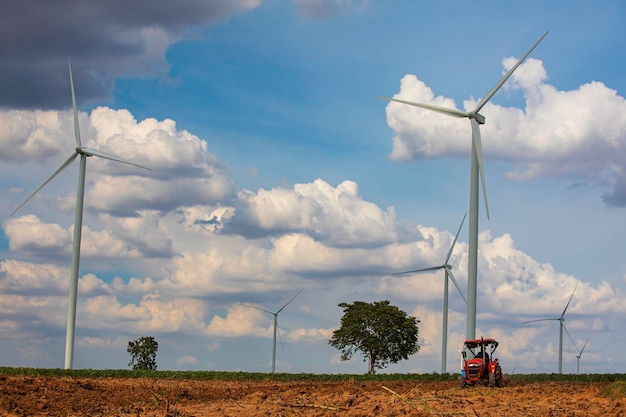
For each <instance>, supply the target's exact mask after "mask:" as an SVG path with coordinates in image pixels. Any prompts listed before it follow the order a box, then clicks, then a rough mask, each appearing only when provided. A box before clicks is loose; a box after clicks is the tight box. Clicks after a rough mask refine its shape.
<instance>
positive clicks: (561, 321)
mask: <svg viewBox="0 0 626 417" xmlns="http://www.w3.org/2000/svg"><path fill="white" fill-rule="evenodd" d="M576 287H578V282H577V283H576V285H575V286H574V291H572V295H571V296H570V297H569V301H568V302H567V304H566V305H565V308H564V309H563V312H562V313H561V315H560V316H559V317H558V318H552V319H537V320H529V321H524V322H522V323H521V324H526V323H534V322H537V321H551V320H556V321H558V322H559V373H560V374H562V373H563V329H565V331H566V332H567V328H565V312H566V311H567V308H568V307H569V303H571V302H572V298H573V297H574V292H576ZM567 335H568V336H569V332H567ZM569 337H570V339H571V336H569ZM572 343H573V341H572ZM574 346H576V345H574Z"/></svg>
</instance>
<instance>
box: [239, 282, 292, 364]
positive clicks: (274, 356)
mask: <svg viewBox="0 0 626 417" xmlns="http://www.w3.org/2000/svg"><path fill="white" fill-rule="evenodd" d="M302 290H304V288H302V289H300V291H298V292H297V293H296V295H294V296H293V297H291V299H290V300H289V301H287V302H286V303H285V305H283V306H282V307H281V308H280V309H279V310H278V311H276V312H273V311H269V310H266V309H264V308H261V307H257V306H253V305H249V304H239V305H242V306H245V307H252V308H256V309H257V310H261V311H264V312H266V313H269V314H271V315H272V316H274V343H273V344H272V373H274V372H275V371H276V333H277V332H280V330H279V329H278V313H280V312H281V311H283V309H284V308H285V307H287V304H289V303H291V302H292V301H293V299H294V298H296V297H297V296H298V295H299V294H300V293H301V292H302Z"/></svg>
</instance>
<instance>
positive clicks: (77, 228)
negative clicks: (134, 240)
mask: <svg viewBox="0 0 626 417" xmlns="http://www.w3.org/2000/svg"><path fill="white" fill-rule="evenodd" d="M69 70H70V89H71V92H72V109H73V112H74V139H75V141H76V148H75V149H74V152H73V153H72V155H70V157H69V158H67V160H66V161H65V162H64V163H63V164H62V165H61V166H60V167H59V168H58V169H57V170H56V171H54V173H53V174H52V175H51V176H50V177H49V178H48V179H47V180H46V181H45V182H44V183H43V184H41V185H40V186H39V188H37V189H36V190H35V191H34V192H33V193H32V194H31V195H30V196H28V198H27V199H26V200H24V202H23V203H22V204H20V205H19V206H18V207H17V208H16V209H15V210H13V212H12V213H11V216H13V215H14V214H15V213H16V212H17V211H18V210H19V209H21V208H22V207H23V206H24V205H25V204H26V203H27V202H28V201H29V200H30V199H31V198H33V196H34V195H35V194H37V193H38V192H39V190H41V189H42V188H43V187H45V186H46V184H48V183H49V182H50V181H51V180H52V179H53V178H54V177H56V176H57V175H58V174H59V173H60V172H61V171H63V170H64V169H65V168H67V167H68V166H70V165H71V163H72V162H74V160H75V159H76V157H78V156H79V155H80V167H79V169H78V188H77V191H76V211H75V215H74V239H73V241H72V265H71V270H70V293H69V302H68V308H67V331H66V336H65V369H72V364H73V362H74V333H75V332H74V330H75V325H76V297H77V292H78V264H79V262H80V239H81V232H82V227H83V201H84V193H85V167H86V165H87V157H90V156H98V157H100V158H105V159H110V160H112V161H117V162H122V163H124V164H128V165H133V166H136V167H140V168H145V169H150V168H147V167H144V166H142V165H139V164H136V163H134V162H131V161H127V160H125V159H122V158H120V157H117V156H114V155H111V154H108V153H105V152H102V151H98V150H96V149H91V148H86V147H84V146H83V145H82V143H81V141H80V129H79V126H78V112H77V110H76V96H75V94H74V80H73V79H72V64H71V63H70V64H69Z"/></svg>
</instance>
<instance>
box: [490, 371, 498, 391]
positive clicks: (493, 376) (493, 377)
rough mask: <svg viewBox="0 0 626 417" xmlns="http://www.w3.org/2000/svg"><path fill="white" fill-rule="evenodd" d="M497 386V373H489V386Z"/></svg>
mask: <svg viewBox="0 0 626 417" xmlns="http://www.w3.org/2000/svg"><path fill="white" fill-rule="evenodd" d="M495 386H496V374H495V373H494V374H491V373H490V374H489V387H490V388H493V387H495Z"/></svg>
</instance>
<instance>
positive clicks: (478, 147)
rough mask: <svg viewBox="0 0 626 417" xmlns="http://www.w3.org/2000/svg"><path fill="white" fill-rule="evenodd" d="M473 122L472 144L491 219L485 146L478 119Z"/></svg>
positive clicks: (486, 207) (486, 208) (486, 206)
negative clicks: (484, 159)
mask: <svg viewBox="0 0 626 417" xmlns="http://www.w3.org/2000/svg"><path fill="white" fill-rule="evenodd" d="M470 122H471V124H472V146H473V147H474V150H475V151H476V158H477V159H478V161H477V162H478V169H479V171H480V172H479V173H480V180H481V181H482V186H483V197H484V199H485V210H486V211H487V219H489V203H488V202H487V184H486V183H485V164H484V162H483V146H482V144H481V140H480V127H479V125H478V121H476V119H473V118H472V119H470Z"/></svg>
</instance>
